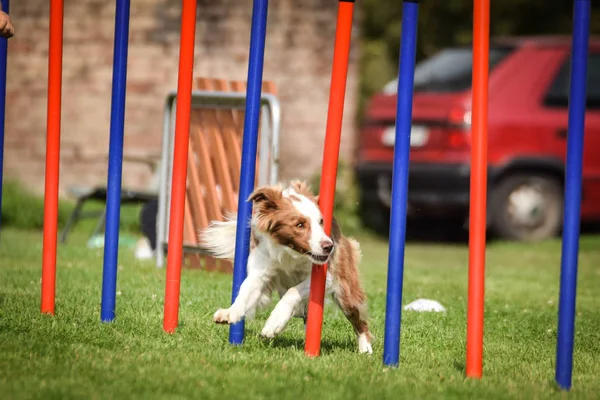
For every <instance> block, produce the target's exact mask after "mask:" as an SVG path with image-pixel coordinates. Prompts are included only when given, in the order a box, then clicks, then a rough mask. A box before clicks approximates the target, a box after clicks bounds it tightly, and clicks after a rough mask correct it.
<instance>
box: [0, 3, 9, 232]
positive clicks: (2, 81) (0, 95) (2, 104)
mask: <svg viewBox="0 0 600 400" xmlns="http://www.w3.org/2000/svg"><path fill="white" fill-rule="evenodd" d="M8 8H9V1H8V0H2V10H4V12H5V13H7V14H8ZM7 59H8V39H6V38H0V229H2V212H1V210H2V184H3V182H4V180H3V179H4V177H3V171H4V123H5V121H6V63H7Z"/></svg>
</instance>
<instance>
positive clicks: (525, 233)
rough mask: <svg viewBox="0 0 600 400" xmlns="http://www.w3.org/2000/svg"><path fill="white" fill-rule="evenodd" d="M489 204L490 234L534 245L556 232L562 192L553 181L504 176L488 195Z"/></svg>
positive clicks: (550, 178) (530, 176) (531, 176)
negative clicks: (533, 243)
mask: <svg viewBox="0 0 600 400" xmlns="http://www.w3.org/2000/svg"><path fill="white" fill-rule="evenodd" d="M489 204H490V209H489V211H490V220H491V229H492V232H493V233H495V234H496V235H497V236H499V237H500V238H501V239H507V240H515V241H524V242H536V241H540V240H545V239H548V238H551V237H554V236H556V235H557V234H558V233H559V231H560V228H561V225H562V209H563V191H562V185H561V183H560V181H559V180H558V179H557V178H556V177H553V176H550V175H545V174H540V173H530V174H518V175H511V176H507V177H505V178H503V179H502V180H501V181H500V182H499V183H498V184H497V185H496V186H495V188H494V189H493V190H492V191H491V194H490V199H489Z"/></svg>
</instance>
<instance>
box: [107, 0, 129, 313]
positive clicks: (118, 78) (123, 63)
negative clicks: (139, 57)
mask: <svg viewBox="0 0 600 400" xmlns="http://www.w3.org/2000/svg"><path fill="white" fill-rule="evenodd" d="M129 1H130V0H117V9H116V16H115V44H114V58H113V82H112V107H111V114H110V145H109V152H108V186H107V195H106V197H107V198H106V229H105V234H104V270H103V275H102V307H101V313H100V314H101V315H100V317H101V320H102V321H103V322H110V321H112V320H113V319H115V303H116V291H117V261H118V257H119V220H120V213H121V209H120V207H121V177H122V167H123V131H124V125H125V87H126V84H127V41H128V39H129Z"/></svg>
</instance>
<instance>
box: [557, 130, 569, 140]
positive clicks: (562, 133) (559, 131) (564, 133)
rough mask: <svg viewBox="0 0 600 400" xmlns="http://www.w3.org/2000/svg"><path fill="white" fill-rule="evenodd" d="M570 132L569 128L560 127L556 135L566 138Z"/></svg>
mask: <svg viewBox="0 0 600 400" xmlns="http://www.w3.org/2000/svg"><path fill="white" fill-rule="evenodd" d="M568 134H569V130H568V129H559V130H557V131H556V136H557V137H558V138H560V139H566V138H567V136H568Z"/></svg>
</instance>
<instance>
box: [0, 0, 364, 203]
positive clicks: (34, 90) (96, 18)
mask: <svg viewBox="0 0 600 400" xmlns="http://www.w3.org/2000/svg"><path fill="white" fill-rule="evenodd" d="M337 5H338V2H337V1H331V0H307V1H302V2H293V1H292V0H277V1H272V2H271V4H270V9H269V16H268V17H269V19H268V31H267V44H266V48H267V50H266V54H265V69H264V79H266V80H272V81H274V82H275V83H276V85H277V86H278V90H279V96H280V99H281V102H282V107H283V125H282V136H281V143H282V150H281V158H282V165H281V177H282V179H289V178H292V177H309V176H311V175H312V174H313V173H315V172H317V171H318V170H319V168H320V165H321V157H322V143H323V138H324V132H325V123H326V114H327V103H328V91H329V79H330V70H331V60H332V55H333V43H334V36H335V18H336V13H337ZM251 8H252V2H251V1H250V0H246V1H240V0H198V12H197V36H196V50H195V51H196V53H195V66H194V68H195V69H194V74H195V76H200V75H202V76H210V77H215V78H224V79H240V80H245V79H246V73H247V61H248V45H249V32H250V20H251ZM114 12H115V10H114V2H113V1H106V0H65V13H64V18H65V22H64V55H63V103H62V139H61V181H60V186H61V193H62V194H63V195H64V194H65V189H66V188H67V187H69V186H71V185H90V184H103V183H104V182H105V180H106V159H107V156H108V136H109V124H110V96H111V79H112V46H113V35H114ZM180 12H181V3H180V1H177V0H132V2H131V22H130V41H129V43H130V44H129V65H128V84H127V106H126V114H125V115H126V118H125V149H124V150H125V153H127V154H136V155H143V154H154V153H157V152H160V146H161V127H162V106H163V101H164V97H165V94H166V93H167V92H168V91H169V90H171V89H175V88H176V84H177V64H178V52H179V23H180ZM48 14H49V2H48V1H47V0H27V1H14V2H12V4H11V17H12V19H13V22H14V25H15V27H16V36H15V37H14V38H12V39H10V40H9V60H8V88H7V120H6V142H5V166H4V168H5V179H18V180H20V181H22V182H23V183H25V184H26V185H27V186H28V187H29V188H31V189H33V190H35V191H36V192H38V193H41V192H43V187H44V160H45V133H46V102H47V94H46V91H47V70H48V64H47V57H48V26H49V23H48ZM355 26H356V24H355ZM353 40H354V41H353V50H352V52H351V64H350V67H349V75H348V87H347V95H346V107H345V120H344V131H343V140H342V149H341V157H342V158H345V159H349V157H351V155H352V153H353V146H354V136H355V135H354V130H355V128H354V123H353V122H354V120H355V108H356V103H357V101H356V99H357V97H356V96H357V89H358V80H357V72H358V68H357V67H358V62H357V60H358V54H357V49H358V36H357V30H356V28H355V31H354V39H353ZM149 178H150V173H149V170H148V169H147V168H145V167H143V166H138V165H131V164H128V163H127V164H125V167H124V176H123V183H124V185H127V186H130V187H144V186H145V185H147V184H148V180H149Z"/></svg>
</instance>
